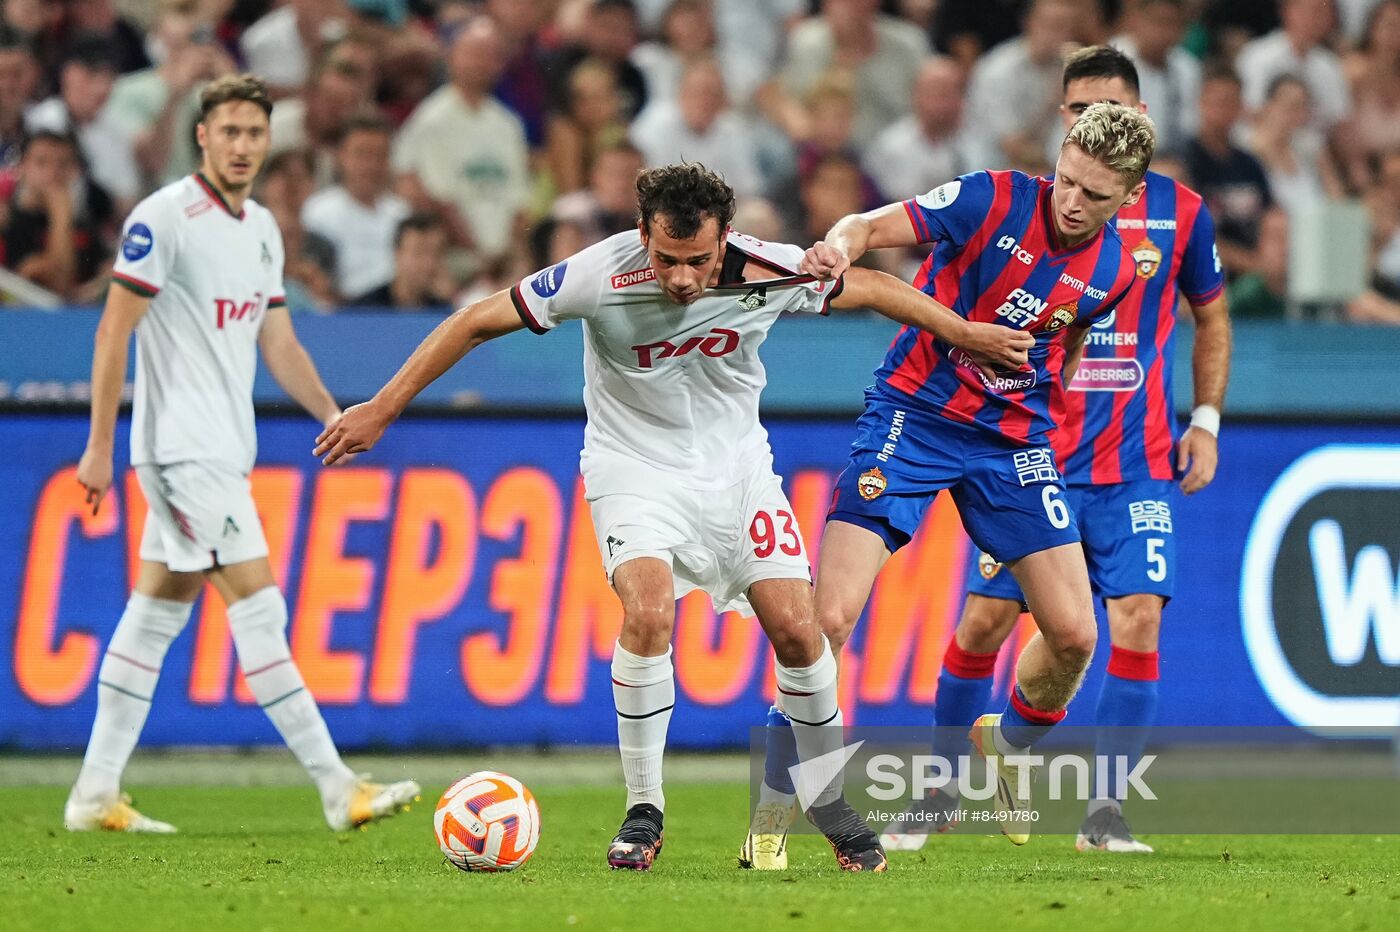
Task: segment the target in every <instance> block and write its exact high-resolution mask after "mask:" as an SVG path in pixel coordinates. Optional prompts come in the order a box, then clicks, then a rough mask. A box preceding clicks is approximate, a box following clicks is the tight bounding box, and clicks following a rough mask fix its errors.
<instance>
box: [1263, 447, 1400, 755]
mask: <svg viewBox="0 0 1400 932" xmlns="http://www.w3.org/2000/svg"><path fill="white" fill-rule="evenodd" d="M1397 527H1400V446H1381V445H1365V446H1363V445H1346V444H1330V445H1328V446H1323V447H1319V448H1317V449H1315V450H1312V451H1310V452H1308V453H1305V454H1304V455H1303V456H1301V457H1299V458H1298V459H1297V460H1295V461H1294V462H1293V463H1292V465H1290V466H1289V467H1288V468H1287V469H1285V470H1284V471H1283V474H1282V475H1280V476H1279V477H1278V479H1277V480H1275V482H1274V484H1273V487H1272V488H1270V489H1269V492H1268V494H1267V495H1266V496H1265V497H1264V500H1263V501H1262V502H1261V503H1260V505H1259V511H1258V513H1257V514H1256V515H1255V517H1254V524H1253V525H1252V526H1251V527H1250V531H1249V537H1248V539H1247V540H1246V542H1245V548H1244V567H1243V573H1242V574H1241V579H1240V615H1241V620H1242V622H1243V626H1244V643H1245V649H1246V650H1247V651H1248V654H1249V660H1250V663H1251V664H1252V665H1253V666H1254V672H1255V675H1257V676H1258V677H1259V682H1260V684H1261V685H1262V686H1263V687H1264V691H1265V692H1266V693H1268V696H1269V698H1270V699H1271V700H1273V703H1274V705H1275V706H1277V708H1278V710H1279V711H1280V712H1282V713H1283V714H1284V715H1285V716H1286V717H1287V718H1288V719H1290V720H1291V721H1292V722H1293V723H1294V724H1296V725H1299V726H1302V727H1304V728H1309V729H1312V730H1314V731H1321V732H1325V731H1326V730H1327V728H1328V727H1329V726H1350V728H1351V730H1352V731H1353V732H1354V731H1355V730H1356V729H1357V728H1365V729H1371V730H1373V731H1374V732H1375V733H1376V734H1378V735H1380V734H1387V735H1393V734H1394V733H1395V724H1396V722H1400V580H1397V570H1400V537H1397V535H1396V530H1395V529H1396V528H1397Z"/></svg>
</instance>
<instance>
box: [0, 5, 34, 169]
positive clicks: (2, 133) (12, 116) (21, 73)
mask: <svg viewBox="0 0 1400 932" xmlns="http://www.w3.org/2000/svg"><path fill="white" fill-rule="evenodd" d="M38 83H39V63H38V61H36V60H35V58H34V52H33V51H32V50H31V49H30V47H29V41H28V40H27V39H26V38H25V37H24V36H23V35H21V34H20V33H18V32H16V31H15V30H14V29H12V28H11V27H9V26H7V25H4V24H0V172H3V171H5V170H6V169H9V168H12V167H13V166H14V165H16V164H17V163H18V162H19V155H20V149H21V148H22V146H23V144H24V111H25V108H26V107H28V106H29V104H30V102H31V101H32V99H33V96H34V89H35V88H36V87H37V86H38Z"/></svg>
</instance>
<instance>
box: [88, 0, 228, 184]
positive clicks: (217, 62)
mask: <svg viewBox="0 0 1400 932" xmlns="http://www.w3.org/2000/svg"><path fill="white" fill-rule="evenodd" d="M152 40H153V41H152V46H153V47H155V48H156V49H157V50H158V52H157V57H158V59H159V64H157V65H156V66H155V67H153V68H147V69H145V70H144V71H137V72H134V73H132V74H127V75H123V76H122V77H120V78H118V79H117V82H116V84H115V85H114V86H113V88H112V96H111V97H110V98H108V100H107V107H106V111H105V113H104V115H105V116H106V117H107V118H108V119H110V120H111V121H112V122H113V123H114V124H116V125H117V126H119V127H121V129H122V130H123V131H124V132H125V133H126V134H127V136H129V137H130V138H131V141H132V146H133V148H134V149H135V152H136V159H137V162H138V163H139V165H140V167H141V172H142V175H143V180H144V181H145V184H144V185H143V187H144V188H145V189H147V190H150V189H151V188H154V187H157V186H158V185H159V184H161V183H163V182H166V181H172V180H174V179H175V178H179V177H181V176H183V175H188V174H189V173H191V172H193V171H194V170H195V169H196V168H198V167H199V150H198V146H197V145H196V144H195V141H194V126H195V123H196V122H198V120H199V113H200V111H199V95H198V87H199V86H200V85H202V84H203V83H204V82H206V81H210V80H212V79H213V78H216V77H218V76H219V75H222V74H228V73H229V72H231V71H233V70H234V64H233V60H232V59H231V58H229V56H228V54H227V53H226V52H225V51H224V49H223V47H222V46H221V45H219V43H218V41H217V40H216V38H215V34H214V24H213V23H212V22H210V21H209V20H208V19H206V18H205V15H204V13H203V7H202V4H201V3H200V0H163V2H162V4H161V12H160V17H159V18H158V19H157V20H156V23H155V26H154V29H153V31H152Z"/></svg>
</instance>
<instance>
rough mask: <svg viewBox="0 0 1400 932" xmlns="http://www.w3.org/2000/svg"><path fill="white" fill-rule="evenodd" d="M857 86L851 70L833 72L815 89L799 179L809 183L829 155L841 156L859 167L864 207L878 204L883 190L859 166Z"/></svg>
mask: <svg viewBox="0 0 1400 932" xmlns="http://www.w3.org/2000/svg"><path fill="white" fill-rule="evenodd" d="M856 106H857V105H856V95H855V87H854V84H853V82H852V80H851V74H850V72H848V71H833V72H831V73H830V74H828V75H826V76H825V77H824V78H823V79H822V81H821V82H820V83H819V84H817V86H816V87H815V88H814V89H813V91H812V93H811V95H810V96H809V97H808V99H807V112H808V114H809V116H808V121H809V122H810V124H811V126H812V130H813V132H812V135H811V136H810V137H809V138H808V139H807V140H806V141H805V142H803V143H802V144H801V145H800V146H798V149H797V180H798V182H799V184H804V183H806V181H807V179H808V177H810V176H811V175H812V173H813V172H815V171H816V170H817V166H819V165H820V164H821V163H822V162H823V161H825V160H826V158H827V157H828V156H832V155H839V156H841V157H842V158H844V159H849V160H850V161H852V162H854V163H855V164H856V166H857V169H856V172H857V174H858V175H859V176H860V192H861V194H860V202H861V203H862V204H863V205H864V207H863V208H861V209H863V210H869V209H871V208H874V207H876V206H878V205H879V203H880V189H879V188H878V187H877V186H876V184H875V182H874V181H873V180H872V179H871V178H870V176H869V175H867V174H866V173H865V171H864V169H861V168H860V167H859V165H860V154H859V150H858V147H857V145H856V139H855V124H856Z"/></svg>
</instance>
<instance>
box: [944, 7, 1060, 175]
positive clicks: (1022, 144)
mask: <svg viewBox="0 0 1400 932" xmlns="http://www.w3.org/2000/svg"><path fill="white" fill-rule="evenodd" d="M1074 17H1075V8H1074V7H1073V6H1072V5H1070V4H1069V3H1067V2H1065V0H1033V2H1032V3H1031V5H1030V7H1029V9H1028V10H1027V12H1026V17H1025V32H1024V33H1023V34H1022V35H1021V36H1020V37H1018V38H1015V39H1009V40H1007V41H1006V42H1003V43H1002V44H1000V45H998V46H997V47H996V48H994V49H992V50H991V51H990V52H988V53H987V54H986V55H985V56H983V57H982V58H981V59H980V60H979V61H978V63H977V67H976V68H975V69H973V72H972V78H971V81H970V83H969V86H968V92H967V107H968V112H970V113H975V114H976V115H977V118H976V119H975V120H972V121H971V122H970V123H969V129H970V130H972V132H971V133H970V134H969V138H970V141H971V142H972V143H973V144H974V145H975V146H976V150H975V153H974V163H975V164H976V165H978V166H979V167H982V168H1007V167H1010V168H1019V169H1023V170H1025V171H1030V172H1033V173H1038V172H1040V171H1043V170H1045V169H1046V168H1048V167H1049V166H1048V164H1047V158H1046V144H1047V140H1049V139H1053V138H1058V137H1062V136H1063V135H1064V130H1063V128H1062V126H1061V124H1060V114H1059V108H1060V103H1061V99H1062V97H1063V90H1062V87H1061V83H1060V71H1061V68H1062V62H1061V50H1062V49H1063V48H1064V46H1065V43H1067V42H1068V41H1069V40H1070V37H1071V36H1072V35H1073V33H1074V25H1075V22H1074ZM1057 134H1058V136H1057ZM1055 148H1056V149H1058V146H1056V147H1055Z"/></svg>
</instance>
